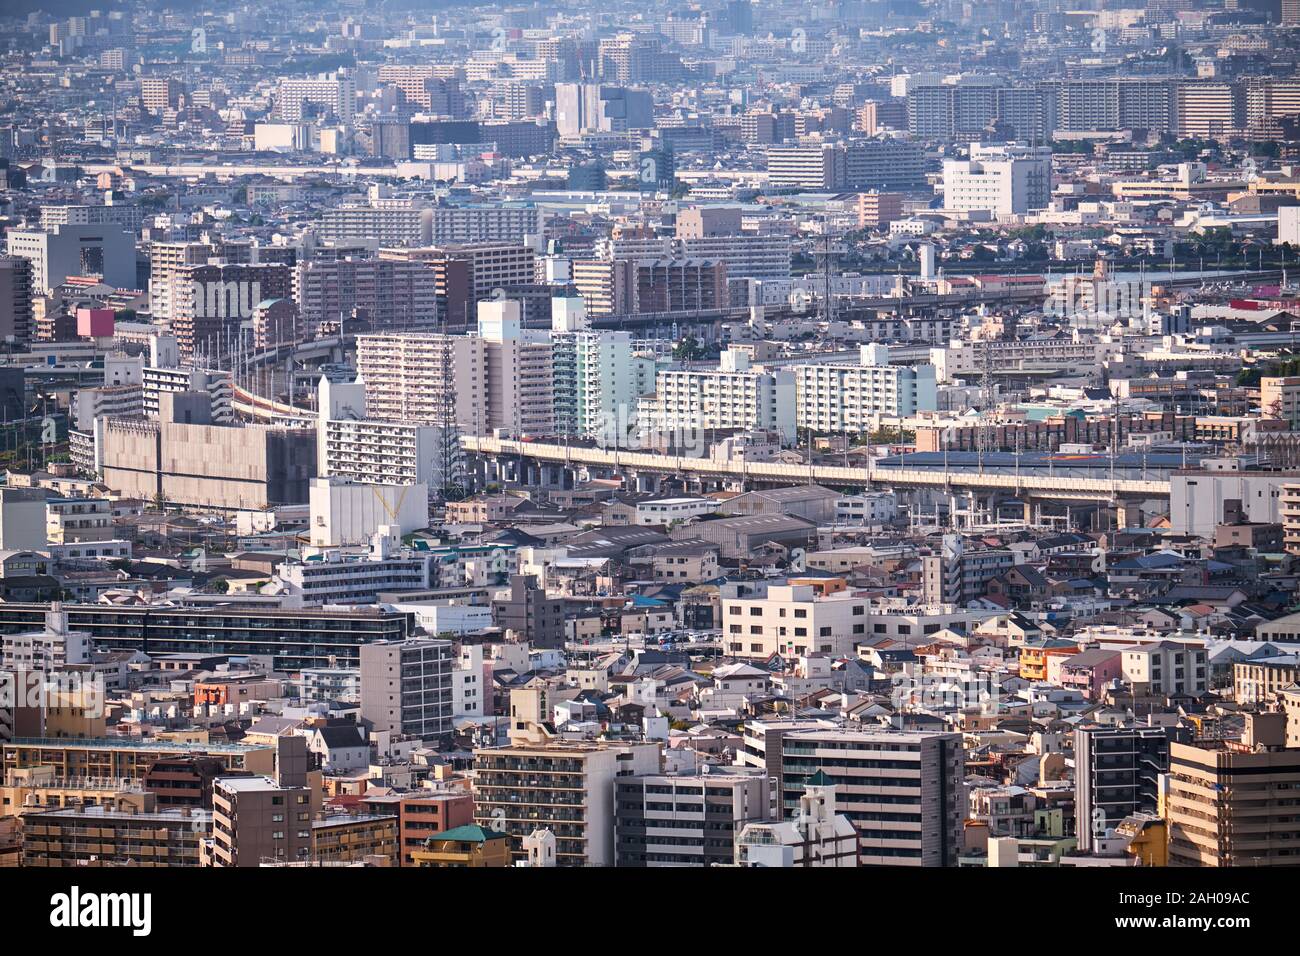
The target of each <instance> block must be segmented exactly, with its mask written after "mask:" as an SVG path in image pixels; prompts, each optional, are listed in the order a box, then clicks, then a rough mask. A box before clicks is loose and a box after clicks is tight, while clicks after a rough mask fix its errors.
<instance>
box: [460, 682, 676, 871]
mask: <svg viewBox="0 0 1300 956" xmlns="http://www.w3.org/2000/svg"><path fill="white" fill-rule="evenodd" d="M511 696H512V698H513V697H514V695H511ZM512 703H513V700H512ZM659 762H660V757H659V744H657V743H626V744H624V743H616V742H609V743H605V742H597V741H576V740H552V741H538V742H519V743H515V744H511V745H510V746H507V747H483V748H480V749H479V750H476V751H475V752H474V776H475V787H474V792H475V803H474V816H475V819H476V821H477V822H478V823H479V825H480V826H490V827H492V828H493V829H495V830H501V831H504V832H506V833H509V834H510V838H511V840H510V842H511V852H512V855H513V857H514V859H515V860H524V859H526V858H527V853H526V851H525V849H524V843H523V841H524V838H525V837H527V836H528V835H529V834H531V833H533V832H534V831H536V830H542V829H548V830H550V831H551V832H552V833H553V834H554V836H555V859H556V863H557V865H559V866H614V865H615V863H616V861H617V856H616V854H615V849H614V847H615V843H614V834H615V825H616V824H615V820H616V816H615V801H614V794H615V785H616V783H617V782H618V780H620V779H622V778H633V777H637V776H644V775H648V774H655V773H659V771H660V769H661V768H660V766H659Z"/></svg>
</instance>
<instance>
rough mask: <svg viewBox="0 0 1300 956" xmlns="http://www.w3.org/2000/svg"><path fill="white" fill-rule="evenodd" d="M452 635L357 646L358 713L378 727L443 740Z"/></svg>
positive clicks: (448, 730)
mask: <svg viewBox="0 0 1300 956" xmlns="http://www.w3.org/2000/svg"><path fill="white" fill-rule="evenodd" d="M452 663H453V662H452V643H451V641H441V640H430V639H424V638H413V639H411V640H405V641H378V642H375V643H371V644H363V645H362V646H361V719H362V720H363V721H365V722H366V723H368V724H369V725H370V726H371V727H372V728H373V729H375V730H378V731H388V732H389V733H392V734H399V735H401V736H405V737H418V738H419V739H421V740H428V741H439V742H442V743H446V742H447V741H448V740H449V739H450V737H451V730H452V726H451V715H452V700H451V697H452V693H451V671H452Z"/></svg>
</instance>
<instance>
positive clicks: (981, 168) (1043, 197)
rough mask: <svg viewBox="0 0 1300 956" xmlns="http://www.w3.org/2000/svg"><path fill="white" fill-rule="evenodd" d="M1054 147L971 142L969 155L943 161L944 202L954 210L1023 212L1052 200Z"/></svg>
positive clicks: (1005, 213) (1019, 213) (1002, 213)
mask: <svg viewBox="0 0 1300 956" xmlns="http://www.w3.org/2000/svg"><path fill="white" fill-rule="evenodd" d="M1051 194H1052V151H1051V150H1050V149H1049V148H1047V147H1029V146H1015V145H1007V146H984V145H981V144H979V143H971V145H970V158H969V159H949V160H945V161H944V164H943V204H944V208H945V209H947V210H949V211H952V212H979V211H988V212H991V213H993V214H994V215H996V216H1012V215H1023V214H1024V213H1028V212H1030V211H1031V210H1034V209H1042V208H1044V207H1046V206H1047V204H1048V202H1049V201H1050V200H1051Z"/></svg>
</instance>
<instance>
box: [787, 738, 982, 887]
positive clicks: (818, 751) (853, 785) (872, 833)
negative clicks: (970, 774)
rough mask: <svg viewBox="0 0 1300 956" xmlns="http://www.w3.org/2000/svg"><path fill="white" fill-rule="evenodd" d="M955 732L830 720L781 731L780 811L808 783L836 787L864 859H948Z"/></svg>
mask: <svg viewBox="0 0 1300 956" xmlns="http://www.w3.org/2000/svg"><path fill="white" fill-rule="evenodd" d="M965 765H966V753H965V750H964V748H963V746H962V738H961V735H960V734H953V733H931V732H925V731H898V730H889V729H883V728H882V729H879V730H876V729H870V728H863V729H857V728H851V727H834V728H826V729H817V730H798V731H794V732H792V733H789V734H786V735H785V736H783V737H782V738H781V787H782V792H781V810H782V816H783V817H784V818H786V819H789V818H790V817H792V816H794V815H795V814H796V813H797V812H798V810H799V807H800V798H801V796H802V795H803V794H804V792H805V790H806V788H807V787H808V786H809V785H814V786H815V785H830V786H834V787H835V792H836V804H837V807H838V809H839V812H840V813H843V814H844V815H845V816H846V817H848V818H849V820H850V821H851V822H852V824H853V826H854V828H855V829H856V830H857V834H858V852H859V854H860V856H859V859H860V861H861V864H862V865H863V866H872V865H875V866H954V865H956V862H957V855H958V853H959V851H960V847H961V846H962V823H963V820H964V818H965V807H964V796H963V793H962V778H963V776H964V774H965Z"/></svg>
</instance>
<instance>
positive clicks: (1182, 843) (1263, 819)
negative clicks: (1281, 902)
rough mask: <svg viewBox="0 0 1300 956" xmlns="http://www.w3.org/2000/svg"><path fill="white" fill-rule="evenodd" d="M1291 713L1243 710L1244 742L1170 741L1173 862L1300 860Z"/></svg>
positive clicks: (1299, 776)
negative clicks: (1288, 716) (1289, 742)
mask: <svg viewBox="0 0 1300 956" xmlns="http://www.w3.org/2000/svg"><path fill="white" fill-rule="evenodd" d="M1286 736H1287V734H1286V715H1285V714H1283V713H1262V714H1246V730H1245V732H1244V733H1243V734H1242V737H1241V740H1240V741H1236V740H1220V741H1200V742H1197V743H1195V744H1181V743H1174V744H1171V745H1170V747H1169V778H1168V779H1169V793H1168V795H1167V796H1166V798H1165V801H1166V802H1165V821H1166V824H1167V825H1168V829H1169V865H1170V866H1295V865H1296V861H1297V858H1300V817H1297V816H1296V805H1295V800H1296V798H1295V794H1296V792H1297V791H1298V790H1300V749H1296V748H1291V749H1287V747H1286Z"/></svg>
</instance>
